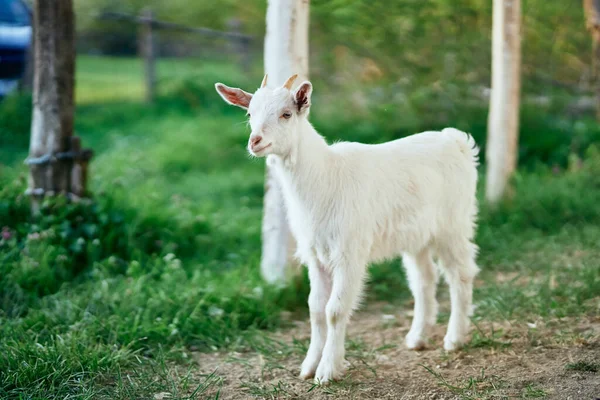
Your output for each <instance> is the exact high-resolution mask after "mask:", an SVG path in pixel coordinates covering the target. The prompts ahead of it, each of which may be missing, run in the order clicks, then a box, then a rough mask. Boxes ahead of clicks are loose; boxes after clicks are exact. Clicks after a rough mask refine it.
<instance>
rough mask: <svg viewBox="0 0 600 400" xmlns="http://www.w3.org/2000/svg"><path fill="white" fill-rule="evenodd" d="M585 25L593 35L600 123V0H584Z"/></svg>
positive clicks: (593, 55) (593, 58)
mask: <svg viewBox="0 0 600 400" xmlns="http://www.w3.org/2000/svg"><path fill="white" fill-rule="evenodd" d="M583 8H584V10H585V21H586V23H585V25H586V28H587V29H588V31H589V32H590V34H591V35H592V79H593V82H594V92H595V93H596V119H597V120H598V121H600V0H583Z"/></svg>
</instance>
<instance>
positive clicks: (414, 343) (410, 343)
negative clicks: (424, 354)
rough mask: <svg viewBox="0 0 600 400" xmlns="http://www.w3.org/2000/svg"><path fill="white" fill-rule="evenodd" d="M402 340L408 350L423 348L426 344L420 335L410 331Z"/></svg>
mask: <svg viewBox="0 0 600 400" xmlns="http://www.w3.org/2000/svg"><path fill="white" fill-rule="evenodd" d="M404 342H405V343H406V347H408V348H409V349H410V350H423V349H424V348H425V347H426V345H427V344H426V343H425V339H423V338H422V337H421V335H413V334H411V333H410V332H409V333H408V335H406V338H405V339H404Z"/></svg>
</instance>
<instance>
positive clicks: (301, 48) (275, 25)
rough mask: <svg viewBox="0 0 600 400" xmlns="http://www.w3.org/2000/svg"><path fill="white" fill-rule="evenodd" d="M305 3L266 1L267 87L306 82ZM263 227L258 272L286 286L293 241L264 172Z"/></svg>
mask: <svg viewBox="0 0 600 400" xmlns="http://www.w3.org/2000/svg"><path fill="white" fill-rule="evenodd" d="M308 11H309V2H308V0H269V4H268V8H267V35H266V37H265V71H266V73H268V74H269V79H268V85H269V87H273V88H275V87H277V86H280V85H282V84H283V83H284V82H285V81H286V80H287V79H288V78H289V77H290V76H292V75H293V74H298V75H299V78H298V79H297V80H296V85H298V84H299V83H300V82H302V81H303V80H304V79H307V78H308V22H309V12H308ZM265 179H266V183H265V198H264V209H263V225H262V259H261V272H262V276H263V278H264V279H265V280H266V281H268V282H285V280H286V278H287V277H288V275H290V274H289V272H290V269H291V268H290V267H291V266H293V265H294V264H295V263H294V261H293V257H292V256H293V254H294V251H295V246H296V245H295V241H294V238H293V237H292V235H291V233H290V230H289V227H288V224H287V219H286V211H285V207H284V204H283V196H282V194H281V188H280V187H279V183H278V182H277V179H276V177H275V176H274V174H273V173H272V172H271V171H270V170H269V169H268V167H267V171H266V177H265Z"/></svg>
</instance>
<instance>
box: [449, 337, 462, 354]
mask: <svg viewBox="0 0 600 400" xmlns="http://www.w3.org/2000/svg"><path fill="white" fill-rule="evenodd" d="M464 343H465V340H464V339H456V338H451V337H448V336H446V337H445V338H444V350H446V351H456V350H459V349H461V348H462V347H463V345H464Z"/></svg>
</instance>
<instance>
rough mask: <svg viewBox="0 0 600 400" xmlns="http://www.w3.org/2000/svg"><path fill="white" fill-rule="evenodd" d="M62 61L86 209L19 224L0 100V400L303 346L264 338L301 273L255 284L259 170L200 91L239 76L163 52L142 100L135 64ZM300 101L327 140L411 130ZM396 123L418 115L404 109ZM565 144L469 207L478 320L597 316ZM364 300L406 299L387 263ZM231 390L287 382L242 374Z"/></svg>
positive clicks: (592, 184) (595, 182)
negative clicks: (508, 191) (209, 358)
mask: <svg viewBox="0 0 600 400" xmlns="http://www.w3.org/2000/svg"><path fill="white" fill-rule="evenodd" d="M77 65H78V70H77V79H78V86H77V102H78V107H77V116H76V130H77V133H78V134H79V135H80V136H81V137H82V139H83V143H84V146H86V147H88V146H89V147H92V148H93V149H94V151H95V157H94V159H93V162H92V167H91V172H90V173H91V190H92V192H93V193H94V194H95V202H94V203H92V204H77V205H68V206H64V205H63V204H61V201H60V200H58V201H48V202H47V203H46V204H45V205H44V207H43V209H42V212H43V216H42V217H41V218H40V219H39V220H35V221H34V220H31V219H30V218H29V216H28V201H27V199H26V198H25V197H24V196H23V191H24V189H25V179H24V177H25V172H26V170H25V169H24V166H23V165H21V163H20V160H22V159H23V158H24V157H25V156H26V152H27V144H28V142H27V136H28V129H29V128H28V124H27V123H26V116H27V115H30V108H29V107H30V106H29V105H28V102H29V99H28V98H27V97H25V98H21V97H15V98H9V99H7V101H6V102H4V103H2V104H1V105H0V107H2V108H0V128H2V129H0V144H1V146H0V160H1V161H2V164H0V167H1V170H0V221H2V222H1V223H0V228H2V229H4V232H5V235H4V239H1V240H0V365H2V368H0V397H2V398H77V399H84V398H107V399H108V398H111V399H113V398H117V399H120V398H144V397H149V396H151V395H153V394H155V393H160V392H170V393H172V394H173V395H174V396H175V398H186V397H188V396H189V394H190V393H194V394H193V395H192V396H191V398H204V396H205V395H206V394H207V393H208V392H210V393H213V392H214V390H218V387H219V386H220V385H221V381H220V380H219V376H218V372H216V373H215V374H213V375H208V376H206V377H205V380H204V381H202V382H197V381H194V382H191V381H190V379H189V377H186V375H183V376H180V375H177V374H179V373H180V371H181V368H180V366H182V365H183V366H188V367H189V368H192V364H191V363H190V361H189V360H190V353H191V352H192V351H212V350H215V349H253V350H255V351H259V352H261V353H264V354H268V353H269V352H270V351H271V350H272V349H274V348H277V349H279V350H281V351H282V352H284V353H285V352H298V351H301V350H300V349H299V348H300V347H302V346H304V347H305V346H306V344H305V343H300V342H299V343H297V344H296V345H295V347H296V348H291V349H289V348H285V347H284V346H280V345H279V344H277V343H275V342H273V341H269V340H267V339H266V338H265V335H266V333H265V331H269V330H273V329H276V328H278V327H282V326H285V321H284V319H282V318H281V312H282V311H284V310H292V311H294V312H298V313H299V314H300V315H302V314H303V313H305V312H306V310H305V304H306V298H307V294H308V284H307V278H306V274H305V273H303V274H302V275H301V276H299V277H298V278H296V279H295V280H294V281H293V282H292V284H291V285H290V287H288V288H285V289H278V288H274V287H270V286H268V285H265V284H264V282H262V280H261V279H260V277H259V274H258V264H259V258H260V221H261V206H262V193H263V173H264V166H263V163H262V162H260V161H258V160H250V159H249V158H248V157H247V155H246V152H245V143H246V140H247V128H246V126H245V120H244V116H243V113H241V112H238V111H239V110H236V109H233V108H230V107H227V106H225V105H224V104H222V103H221V102H220V100H219V99H218V97H217V96H216V94H215V93H213V92H214V89H213V83H214V81H216V80H221V81H225V82H228V83H231V84H236V85H237V84H239V85H242V86H243V85H246V84H248V83H247V82H248V79H247V77H245V76H243V75H242V74H241V73H240V72H239V71H236V70H235V69H233V68H231V67H223V66H221V65H211V64H206V63H204V64H203V63H199V62H195V61H191V62H184V63H181V62H180V61H163V62H161V63H160V64H159V69H158V75H159V78H160V79H159V97H158V98H157V101H156V103H155V104H154V105H145V104H142V103H141V102H140V99H141V96H142V91H141V88H142V87H141V83H142V80H141V77H140V75H139V74H140V67H141V66H140V65H139V63H138V62H137V61H133V60H126V59H101V58H93V57H81V58H80V59H78V64H77ZM175 75H176V76H175ZM258 79H260V77H257V80H258ZM250 87H252V86H250ZM321 98H322V99H325V95H323V97H321ZM314 104H315V110H314V112H313V114H314V120H315V123H316V124H317V126H318V127H319V128H322V129H324V130H326V131H325V133H326V134H328V137H329V139H330V140H333V139H337V138H361V139H362V140H366V141H378V140H383V139H386V138H391V137H395V136H398V135H401V134H402V132H405V131H407V130H408V129H409V128H410V126H409V125H404V126H401V125H398V124H396V123H394V124H392V125H389V126H382V125H381V124H382V122H381V121H382V119H381V118H380V117H381V115H378V114H377V113H376V112H373V113H372V114H369V118H367V119H366V122H362V123H361V125H356V127H355V129H353V127H352V126H351V125H349V123H348V121H347V120H346V118H345V115H338V116H337V117H336V118H337V119H332V118H330V117H331V115H332V108H331V107H329V108H328V107H327V106H325V105H324V106H323V107H322V109H320V108H319V107H320V105H319V104H320V103H319V97H317V98H316V99H315V101H314ZM371 111H372V110H371ZM466 115H467V116H469V115H470V116H471V117H472V118H473V119H472V120H468V118H467V117H465V121H464V123H465V124H468V125H470V126H479V125H480V124H481V119H480V114H479V111H474V112H473V113H471V114H466ZM16 116H17V117H18V116H20V117H21V119H20V120H19V119H15V117H16ZM537 118H538V120H540V121H542V122H540V123H539V124H538V125H532V126H534V128H535V129H539V130H534V131H528V133H527V135H528V136H527V137H535V136H536V135H538V136H539V135H540V134H541V131H542V130H543V127H545V126H547V125H549V124H550V125H551V124H552V121H554V120H555V117H554V116H547V115H541V116H539V117H537ZM407 119H408V120H410V119H411V118H410V116H407ZM412 119H413V120H414V121H416V125H418V126H421V125H426V123H427V122H428V121H427V120H421V116H420V114H419V113H418V112H417V113H416V114H414V115H413V118H412ZM24 120H25V121H24ZM348 120H350V121H352V118H348ZM544 121H545V122H544ZM548 121H549V122H548ZM432 123H433V124H434V125H435V124H436V123H437V122H432ZM572 124H573V123H572ZM572 124H571V125H572ZM380 128H381V129H382V131H381V133H380V134H377V133H376V132H377V129H380ZM586 132H587V131H586ZM590 132H591V131H590ZM588 133H589V132H588ZM586 135H587V133H586ZM583 136H585V135H583ZM583 136H582V137H583ZM585 137H587V136H585ZM561 140H562V139H561ZM532 143H534V142H532ZM561 146H562V145H561ZM528 148H533V149H535V148H537V147H536V145H531V146H529V147H528ZM579 150H581V151H580V152H579V153H577V154H579V156H580V157H582V159H583V164H582V165H581V166H580V167H578V166H577V165H578V163H576V162H573V163H572V164H571V168H569V164H564V166H563V168H562V169H561V170H560V171H559V172H552V170H551V168H550V165H545V164H544V161H548V160H547V159H546V158H544V157H547V156H546V155H543V156H540V157H539V158H538V159H536V158H535V157H537V156H536V154H538V153H536V152H535V151H534V152H533V153H532V154H534V156H532V158H531V159H529V161H527V164H528V165H529V168H528V169H523V170H521V172H520V173H519V174H518V175H517V177H516V178H515V187H516V192H517V196H516V197H515V198H514V199H513V200H512V201H507V202H506V203H504V204H502V205H501V206H500V207H499V208H498V209H495V210H491V209H488V208H487V207H485V205H484V206H483V208H482V211H481V221H480V228H479V231H478V237H477V242H478V244H479V246H480V247H481V252H480V258H479V263H480V265H481V269H482V273H481V276H480V277H481V285H479V286H478V287H477V289H476V293H475V298H476V305H477V310H476V314H475V317H474V321H475V322H476V323H479V322H485V321H503V320H510V321H512V320H515V319H517V318H519V319H522V318H562V317H572V316H582V315H586V314H592V313H594V312H595V311H594V310H595V308H594V307H596V305H595V304H594V302H597V299H598V293H600V276H599V275H598V273H597V272H598V268H599V264H598V259H600V258H599V256H600V249H598V247H597V242H598V239H599V238H600V209H599V208H598V207H597V204H598V203H599V201H600V194H599V193H600V180H599V178H598V177H599V176H600V155H599V154H598V152H597V151H596V150H594V148H593V147H589V146H587V147H585V148H581V149H579ZM584 150H585V151H586V152H587V153H586V156H585V157H584V156H583V153H584ZM557 151H558V152H559V153H560V152H564V151H565V149H564V148H562V147H561V148H560V149H558V150H557ZM566 151H567V152H568V150H566ZM542 153H543V152H542ZM543 154H546V153H543ZM547 154H555V153H554V150H552V151H551V153H547ZM556 154H558V153H556ZM565 159H566V157H565ZM500 273H501V274H504V275H509V276H510V279H505V280H499V279H498V275H499V274H500ZM441 291H442V293H443V294H442V295H446V294H445V289H442V290H441ZM368 297H369V299H370V300H380V301H388V302H395V303H400V304H404V302H405V301H406V300H407V299H409V298H410V295H409V290H408V288H407V285H406V281H405V278H404V274H403V272H402V267H401V265H400V262H399V261H392V262H388V263H385V264H381V265H377V266H374V267H373V268H372V270H371V281H370V283H369V291H368ZM359 345H360V343H358V344H357V343H354V344H353V342H349V346H350V347H349V350H348V351H349V354H354V353H356V354H358V353H360V357H359V356H358V355H357V356H356V357H355V359H356V360H355V361H356V362H362V361H360V360H364V357H363V355H362V352H361V351H360V349H359V347H360V346H359ZM357 346H358V347H357ZM506 346H509V344H506V343H505V339H503V338H502V337H501V333H500V332H497V331H491V332H488V331H482V330H480V331H478V332H477V333H476V334H475V339H474V341H473V342H472V343H471V347H474V348H477V347H496V348H503V347H506ZM353 352H354V353H353ZM286 354H287V353H286ZM365 362H368V360H367V361H365ZM375 373H376V371H375ZM473 379H476V380H477V379H483V380H482V382H488V380H487V377H483V378H480V377H477V378H473ZM348 384H354V383H348ZM490 384H491V383H490ZM466 385H467V386H468V385H469V383H468V382H467V384H466ZM479 386H481V385H479ZM479 386H477V387H479ZM246 390H247V391H248V392H249V394H253V393H254V394H262V395H265V396H267V395H272V396H275V395H277V394H279V393H283V392H285V391H286V390H287V389H286V384H285V382H283V383H281V384H277V385H274V386H268V385H267V386H264V385H257V384H256V383H252V382H249V383H247V386H246ZM327 390H332V391H335V386H334V387H333V388H331V389H327ZM532 390H533V389H532ZM532 393H533V392H532Z"/></svg>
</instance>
